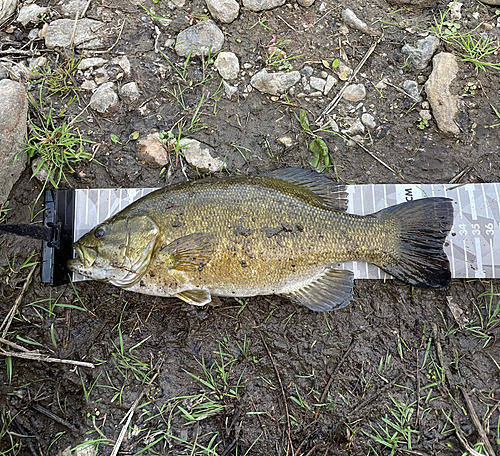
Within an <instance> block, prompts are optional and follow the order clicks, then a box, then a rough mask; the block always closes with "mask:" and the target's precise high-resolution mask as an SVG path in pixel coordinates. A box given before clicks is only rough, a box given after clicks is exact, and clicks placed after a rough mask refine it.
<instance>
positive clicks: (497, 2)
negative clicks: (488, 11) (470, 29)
mask: <svg viewBox="0 0 500 456" xmlns="http://www.w3.org/2000/svg"><path fill="white" fill-rule="evenodd" d="M482 2H483V3H486V4H487V5H492V6H500V0H482Z"/></svg>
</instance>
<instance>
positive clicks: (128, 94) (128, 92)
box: [120, 82, 140, 101]
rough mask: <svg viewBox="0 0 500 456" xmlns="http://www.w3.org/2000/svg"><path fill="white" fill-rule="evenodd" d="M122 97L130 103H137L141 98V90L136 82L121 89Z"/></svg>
mask: <svg viewBox="0 0 500 456" xmlns="http://www.w3.org/2000/svg"><path fill="white" fill-rule="evenodd" d="M120 95H121V96H122V97H123V98H127V99H128V100H129V101H135V100H137V99H138V98H139V95H140V94H139V89H138V88H137V84H136V83H135V82H129V83H127V84H124V85H123V86H122V88H121V89H120Z"/></svg>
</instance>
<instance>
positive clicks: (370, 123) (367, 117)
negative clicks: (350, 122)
mask: <svg viewBox="0 0 500 456" xmlns="http://www.w3.org/2000/svg"><path fill="white" fill-rule="evenodd" d="M361 122H363V124H364V125H365V127H367V128H369V129H370V130H373V129H374V128H375V127H376V126H377V124H376V123H375V118H374V117H373V116H372V115H371V114H368V113H367V112H365V113H364V114H363V115H362V116H361Z"/></svg>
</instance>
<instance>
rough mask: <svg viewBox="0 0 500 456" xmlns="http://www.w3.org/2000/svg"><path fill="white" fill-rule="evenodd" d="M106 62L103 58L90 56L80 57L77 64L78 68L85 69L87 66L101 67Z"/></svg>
mask: <svg viewBox="0 0 500 456" xmlns="http://www.w3.org/2000/svg"><path fill="white" fill-rule="evenodd" d="M106 62H107V60H106V59H103V58H102V57H91V58H88V59H82V60H81V61H80V63H79V64H78V69H79V70H82V71H85V70H88V69H89V68H98V67H102V66H103V65H104V64H105V63H106Z"/></svg>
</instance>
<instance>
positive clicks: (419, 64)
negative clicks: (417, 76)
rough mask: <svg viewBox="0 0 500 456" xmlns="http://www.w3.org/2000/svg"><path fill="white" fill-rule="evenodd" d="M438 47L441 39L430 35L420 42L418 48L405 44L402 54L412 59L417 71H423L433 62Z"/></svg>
mask: <svg viewBox="0 0 500 456" xmlns="http://www.w3.org/2000/svg"><path fill="white" fill-rule="evenodd" d="M438 46H439V38H437V37H436V36H434V35H429V36H428V37H426V38H424V39H423V40H418V41H417V46H416V47H413V46H410V45H409V44H405V45H404V46H403V48H402V49H401V52H402V53H403V54H405V55H408V56H409V57H410V62H411V64H412V65H413V66H414V67H415V68H416V69H417V70H423V69H424V68H425V67H426V66H427V64H428V63H429V61H430V60H431V58H432V56H433V55H434V52H436V50H437V48H438Z"/></svg>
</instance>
